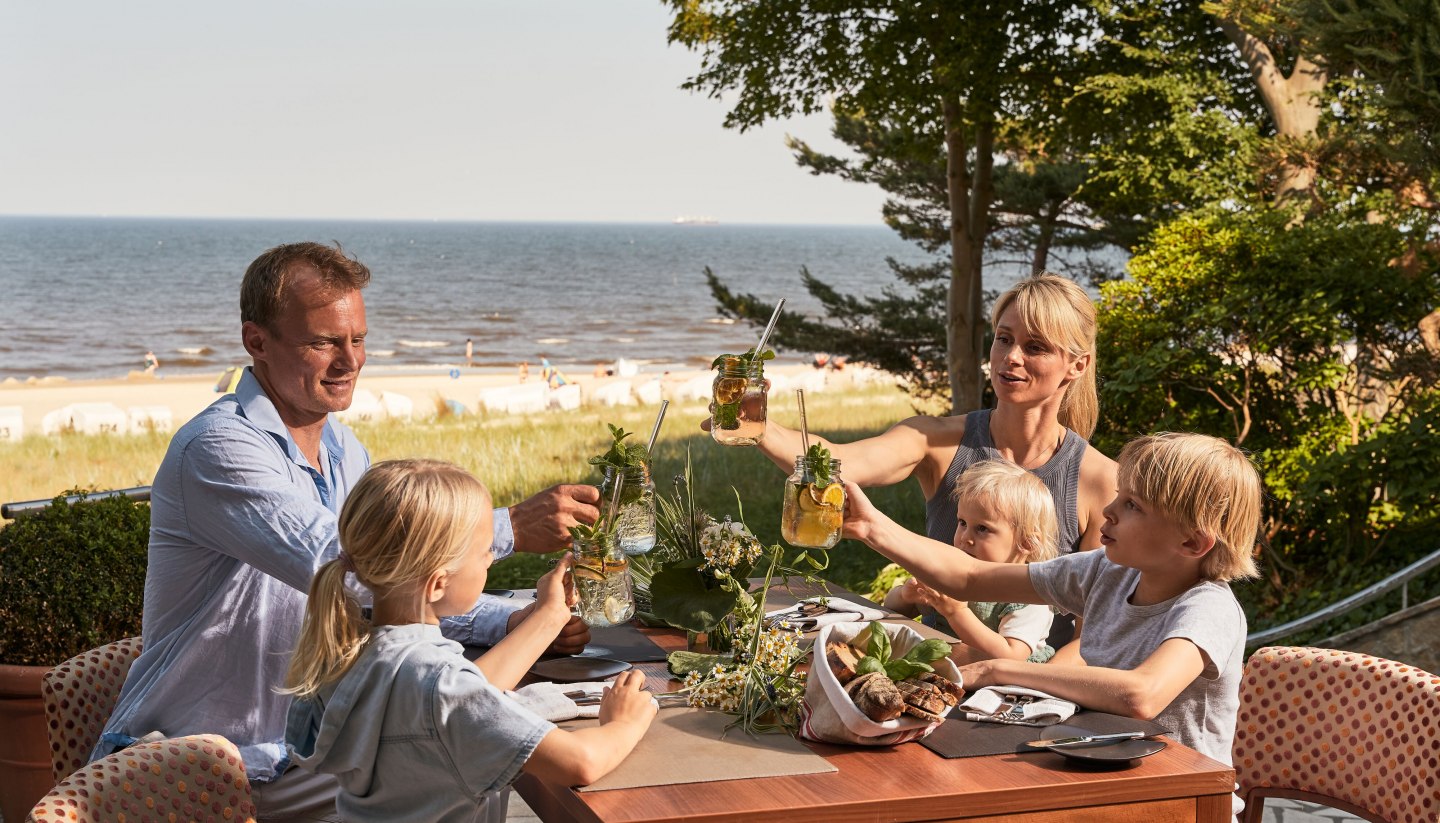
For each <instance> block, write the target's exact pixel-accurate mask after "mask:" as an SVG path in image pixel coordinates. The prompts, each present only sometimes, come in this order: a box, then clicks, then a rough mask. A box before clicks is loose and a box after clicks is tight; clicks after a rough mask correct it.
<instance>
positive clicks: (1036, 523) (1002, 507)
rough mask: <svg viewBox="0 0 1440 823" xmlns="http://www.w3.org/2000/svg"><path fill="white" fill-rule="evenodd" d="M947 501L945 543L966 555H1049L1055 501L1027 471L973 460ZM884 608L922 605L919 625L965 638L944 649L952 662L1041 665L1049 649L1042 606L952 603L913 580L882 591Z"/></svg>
mask: <svg viewBox="0 0 1440 823" xmlns="http://www.w3.org/2000/svg"><path fill="white" fill-rule="evenodd" d="M954 498H955V514H956V519H957V525H956V527H955V539H954V541H953V542H954V544H955V547H956V548H958V549H960V550H961V551H963V552H965V553H966V554H968V555H970V556H971V557H973V558H975V559H977V560H984V561H987V562H990V563H1030V562H1039V561H1042V560H1049V559H1050V558H1052V557H1054V556H1055V554H1056V548H1055V532H1056V526H1055V505H1054V503H1053V502H1052V501H1051V499H1050V492H1049V490H1048V489H1046V488H1045V484H1044V483H1042V482H1041V481H1040V478H1038V477H1036V476H1035V475H1033V474H1031V473H1030V472H1027V471H1025V470H1024V469H1022V468H1020V467H1019V466H1017V465H1015V464H1014V463H1011V462H1009V461H1005V460H985V461H982V462H979V463H976V464H975V465H973V466H971V467H970V468H969V469H968V470H966V472H965V473H964V474H962V475H960V480H959V482H957V483H956V484H955V493H954ZM885 606H886V607H887V608H890V609H894V610H895V611H898V612H901V613H902V614H908V615H910V616H912V617H913V616H915V614H916V613H917V611H918V609H917V607H924V608H926V609H928V610H930V612H929V614H927V615H926V618H927V619H926V623H927V624H932V625H935V626H936V627H937V628H940V629H942V630H944V631H948V632H949V633H950V634H953V635H954V636H956V637H958V638H960V639H961V640H963V641H965V645H964V646H961V647H960V648H958V649H956V650H955V651H954V652H953V653H952V654H951V657H952V658H954V659H955V660H956V662H958V663H962V664H963V663H972V662H974V661H976V660H988V659H991V658H997V657H999V658H1008V659H1010V660H1029V661H1030V662H1032V663H1044V662H1045V661H1047V660H1049V659H1050V657H1051V655H1053V654H1054V653H1055V650H1054V649H1052V648H1050V646H1049V644H1047V643H1046V642H1045V638H1046V637H1047V636H1048V635H1049V633H1050V621H1051V620H1052V618H1053V616H1054V614H1053V612H1051V611H1050V609H1049V608H1047V607H1045V606H1041V605H1037V604H1033V603H990V602H980V601H975V600H971V601H968V602H965V601H960V600H955V599H953V598H950V597H946V596H945V595H943V594H940V593H939V592H937V591H935V590H934V589H932V588H930V587H929V586H926V585H925V584H923V583H921V582H920V581H919V580H916V579H915V578H913V577H912V578H910V579H909V580H906V581H905V582H903V583H901V584H899V585H897V586H895V587H894V588H893V589H891V590H890V593H889V594H887V595H886V596H885ZM933 616H938V617H939V620H933V621H932V620H931V619H930V618H931V617H933ZM944 624H948V625H944Z"/></svg>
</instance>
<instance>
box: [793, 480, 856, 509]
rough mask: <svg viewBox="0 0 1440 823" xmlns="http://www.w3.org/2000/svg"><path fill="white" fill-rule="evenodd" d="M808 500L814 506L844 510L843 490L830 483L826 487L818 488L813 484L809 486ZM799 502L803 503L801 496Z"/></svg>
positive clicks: (837, 484)
mask: <svg viewBox="0 0 1440 823" xmlns="http://www.w3.org/2000/svg"><path fill="white" fill-rule="evenodd" d="M810 499H811V500H812V501H813V502H814V503H815V505H816V506H819V507H823V508H827V509H843V508H845V488H844V487H843V486H841V485H840V484H839V483H831V484H830V485H828V486H824V487H820V486H816V485H815V484H814V483H811V484H810ZM800 502H802V503H803V502H805V498H804V496H803V495H802V496H801V498H800Z"/></svg>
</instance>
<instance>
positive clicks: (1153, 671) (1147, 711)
mask: <svg viewBox="0 0 1440 823" xmlns="http://www.w3.org/2000/svg"><path fill="white" fill-rule="evenodd" d="M1204 670H1205V659H1204V657H1203V656H1202V655H1201V653H1200V649H1199V647H1197V646H1196V645H1195V644H1194V643H1192V642H1190V641H1189V640H1186V639H1184V638H1180V637H1172V638H1170V639H1169V640H1166V641H1165V642H1164V643H1161V644H1160V647H1159V648H1158V649H1156V650H1155V652H1154V653H1153V654H1151V655H1150V656H1149V657H1147V658H1146V659H1145V662H1143V663H1141V664H1140V665H1139V666H1137V667H1136V668H1134V669H1131V670H1128V671H1127V670H1125V669H1107V668H1103V667H1100V666H1052V665H1049V664H1046V663H1026V662H1023V661H1017V660H983V661H980V662H978V663H971V664H969V665H966V666H962V667H961V668H960V674H961V677H962V678H963V683H962V685H963V686H964V687H965V690H966V691H974V690H975V689H980V688H984V687H985V686H1026V687H1028V688H1032V689H1039V690H1040V691H1042V692H1046V693H1048V694H1053V695H1055V696H1056V697H1062V698H1064V699H1066V700H1069V701H1071V702H1072V703H1077V704H1079V705H1081V706H1083V707H1085V708H1087V709H1096V710H1098V711H1102V712H1109V713H1111V714H1119V715H1124V716H1126V717H1136V718H1140V719H1141V720H1150V719H1152V718H1154V717H1155V716H1156V715H1158V714H1160V712H1162V711H1164V710H1165V707H1166V706H1168V705H1170V704H1171V703H1172V702H1174V700H1175V698H1176V697H1178V696H1179V695H1180V692H1182V691H1184V690H1185V687H1186V686H1188V685H1190V684H1191V683H1192V682H1194V680H1195V678H1197V677H1199V676H1200V673H1201V672H1202V671H1204Z"/></svg>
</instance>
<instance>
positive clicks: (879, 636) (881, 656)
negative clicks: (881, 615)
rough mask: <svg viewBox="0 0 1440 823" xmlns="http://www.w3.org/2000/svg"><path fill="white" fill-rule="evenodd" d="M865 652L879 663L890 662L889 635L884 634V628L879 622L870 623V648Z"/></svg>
mask: <svg viewBox="0 0 1440 823" xmlns="http://www.w3.org/2000/svg"><path fill="white" fill-rule="evenodd" d="M867 651H868V652H869V654H870V656H871V657H874V658H875V659H877V660H879V661H880V662H881V663H885V662H887V661H889V660H890V635H888V634H886V633H885V626H884V625H883V624H882V623H881V622H880V621H879V620H873V621H871V622H870V648H869V649H867Z"/></svg>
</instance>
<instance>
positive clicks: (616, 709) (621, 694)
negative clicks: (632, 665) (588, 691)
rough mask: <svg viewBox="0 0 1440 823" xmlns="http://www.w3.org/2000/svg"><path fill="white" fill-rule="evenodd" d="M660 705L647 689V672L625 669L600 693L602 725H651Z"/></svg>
mask: <svg viewBox="0 0 1440 823" xmlns="http://www.w3.org/2000/svg"><path fill="white" fill-rule="evenodd" d="M658 711H659V707H658V706H657V705H656V703H655V701H654V700H653V699H651V696H650V692H648V691H646V690H645V673H644V672H641V671H639V670H638V669H630V670H629V671H624V672H621V673H620V674H619V676H618V677H616V678H615V681H614V683H612V684H611V685H609V686H606V687H605V691H604V692H603V693H602V694H601V695H600V725H602V726H603V725H605V724H607V723H638V724H640V725H641V726H649V725H650V721H651V720H654V719H655V713H656V712H658Z"/></svg>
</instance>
